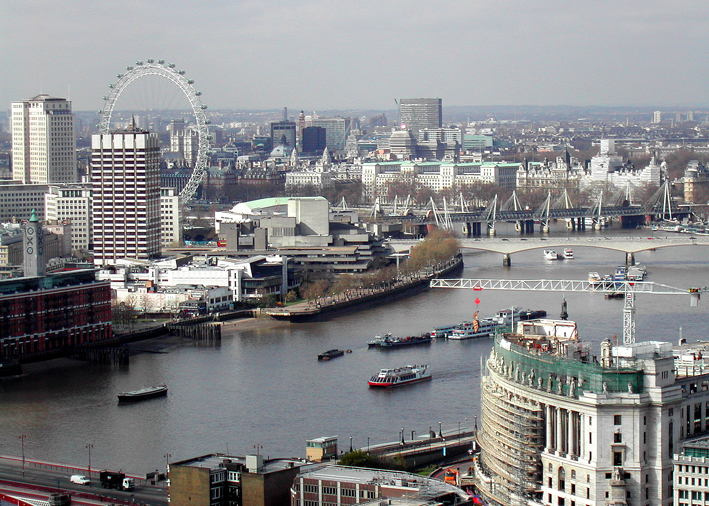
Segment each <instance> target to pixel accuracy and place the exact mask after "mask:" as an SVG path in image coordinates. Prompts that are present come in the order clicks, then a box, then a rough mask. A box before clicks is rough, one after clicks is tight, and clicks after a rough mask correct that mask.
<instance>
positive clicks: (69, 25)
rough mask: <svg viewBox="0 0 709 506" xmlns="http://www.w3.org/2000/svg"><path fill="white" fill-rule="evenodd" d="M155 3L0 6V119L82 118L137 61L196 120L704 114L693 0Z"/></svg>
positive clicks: (701, 10) (708, 16)
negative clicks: (265, 115) (689, 110)
mask: <svg viewBox="0 0 709 506" xmlns="http://www.w3.org/2000/svg"><path fill="white" fill-rule="evenodd" d="M167 7H168V4H167V3H162V2H156V3H153V4H140V3H138V2H128V3H125V4H122V5H121V9H116V8H115V7H114V6H110V5H109V4H103V3H95V4H73V5H67V4H56V3H52V2H45V1H31V2H22V3H4V4H3V5H1V6H0V19H2V20H3V21H4V22H3V23H2V24H1V25H0V28H1V29H2V30H3V33H4V34H5V36H4V37H3V38H2V41H0V54H2V56H1V57H0V64H1V65H2V68H3V69H4V70H5V71H6V72H7V74H6V75H8V76H10V78H5V79H3V80H2V83H0V102H2V103H4V104H5V105H4V106H3V107H2V108H3V109H9V104H10V103H11V102H12V101H17V100H22V99H26V98H30V97H32V96H34V95H37V94H39V93H47V94H50V95H54V96H58V97H66V98H68V99H70V100H71V101H72V103H73V105H72V109H73V110H75V111H82V110H98V109H100V107H101V106H102V104H103V100H102V97H103V96H104V95H106V94H107V91H108V84H109V83H112V82H115V81H116V74H118V73H120V72H122V71H123V69H125V67H126V66H127V65H131V64H133V63H134V62H135V61H136V60H145V59H148V58H164V59H166V60H167V61H170V62H173V63H175V64H176V65H177V66H178V67H179V68H182V69H184V70H185V71H186V72H187V75H188V76H189V77H190V78H191V79H194V80H195V83H196V84H195V86H198V87H199V89H200V90H201V91H202V92H203V93H204V103H205V104H207V105H208V106H209V107H210V109H214V108H236V109H247V110H258V109H273V108H277V107H280V106H283V105H289V106H294V105H296V104H299V105H298V108H302V109H306V110H308V109H310V110H328V109H351V108H371V109H393V108H394V107H395V104H394V99H395V98H399V97H419V96H431V97H441V98H442V99H443V102H444V104H447V105H449V106H466V105H495V104H510V105H524V104H530V105H560V104H571V105H579V106H583V105H601V106H603V105H620V104H627V105H637V106H657V107H668V106H697V107H699V106H703V105H706V104H707V100H706V98H705V94H704V87H703V86H702V85H701V83H702V82H703V81H704V78H705V77H706V75H707V74H708V73H709V63H708V62H706V59H705V58H704V57H703V54H702V49H703V46H704V44H703V34H704V33H706V31H707V28H709V27H708V26H707V25H709V6H708V5H706V4H704V3H702V2H685V3H683V4H682V9H681V10H680V9H677V7H676V4H672V3H670V2H658V3H653V4H648V5H645V6H643V9H642V11H638V10H637V4H633V3H630V2H627V1H626V2H620V3H618V2H615V3H612V4H611V3H605V2H591V3H583V4H578V5H575V4H568V3H563V4H562V3H561V2H545V3H542V2H526V3H524V4H522V5H520V4H519V3H517V2H495V3H494V4H493V3H491V2H478V3H474V4H471V3H469V2H460V1H453V0H446V1H444V2H438V3H436V4H435V5H434V4H430V3H417V4H415V5H411V4H404V3H403V2H399V1H390V2H384V3H381V2H380V3H376V4H375V3H374V2H367V1H365V2H358V3H356V4H351V5H350V4H348V5H337V7H335V4H333V3H329V2H322V1H307V2H294V1H292V0H283V1H279V2H271V3H268V4H263V3H258V4H257V3H254V2H240V3H238V4H233V3H228V2H210V3H208V4H200V5H199V6H198V7H195V5H194V4H191V3H188V2H184V1H180V2H176V3H171V4H169V7H170V8H169V9H168V8H167ZM58 20H62V22H61V23H60V22H58ZM28 62H29V63H28ZM679 76H684V78H681V79H680V78H678V77H679ZM292 108H293V109H295V107H292Z"/></svg>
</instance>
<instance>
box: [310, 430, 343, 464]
mask: <svg viewBox="0 0 709 506" xmlns="http://www.w3.org/2000/svg"><path fill="white" fill-rule="evenodd" d="M305 458H306V459H308V460H309V461H311V462H322V461H324V460H331V459H334V458H337V436H329V437H318V438H315V439H309V440H308V441H307V448H306V450H305Z"/></svg>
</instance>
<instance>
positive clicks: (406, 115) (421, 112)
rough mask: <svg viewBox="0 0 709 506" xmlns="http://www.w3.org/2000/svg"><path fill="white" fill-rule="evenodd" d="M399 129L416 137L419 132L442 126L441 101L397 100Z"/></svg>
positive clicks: (434, 99) (431, 99) (428, 99)
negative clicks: (409, 131) (407, 131)
mask: <svg viewBox="0 0 709 506" xmlns="http://www.w3.org/2000/svg"><path fill="white" fill-rule="evenodd" d="M399 119H400V124H401V128H404V129H407V130H411V131H412V132H413V133H414V136H418V132H419V130H424V129H426V128H429V129H437V128H441V126H442V125H443V100H442V99H440V98H402V99H400V100H399Z"/></svg>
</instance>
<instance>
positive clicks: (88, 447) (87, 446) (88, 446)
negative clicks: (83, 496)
mask: <svg viewBox="0 0 709 506" xmlns="http://www.w3.org/2000/svg"><path fill="white" fill-rule="evenodd" d="M93 447H94V445H92V444H87V445H86V448H87V449H88V450H89V487H90V486H91V448H93Z"/></svg>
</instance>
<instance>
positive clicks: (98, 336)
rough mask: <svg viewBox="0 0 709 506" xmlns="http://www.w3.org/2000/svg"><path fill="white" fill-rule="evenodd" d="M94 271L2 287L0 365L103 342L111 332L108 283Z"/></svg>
mask: <svg viewBox="0 0 709 506" xmlns="http://www.w3.org/2000/svg"><path fill="white" fill-rule="evenodd" d="M95 272H96V271H95V270H93V269H84V270H74V271H67V272H58V273H52V274H47V275H45V276H33V277H23V278H11V279H6V280H1V281H0V361H3V360H8V359H10V360H18V361H19V362H32V361H37V360H44V359H47V358H52V357H54V356H59V355H62V354H64V353H65V352H66V351H67V350H68V349H71V348H73V347H75V346H77V345H80V344H85V343H94V342H100V341H105V340H107V339H111V338H112V337H113V334H112V331H111V291H110V284H109V282H108V281H96V274H95Z"/></svg>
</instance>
